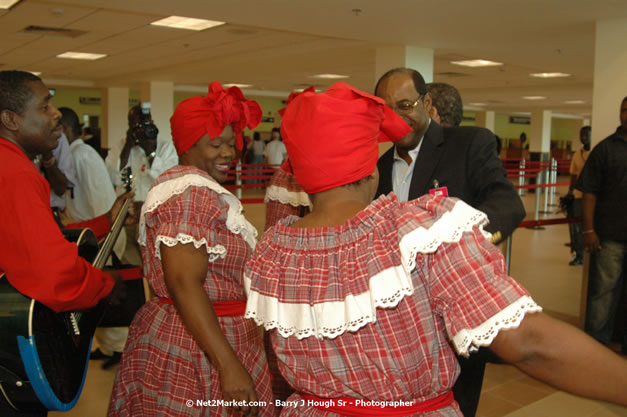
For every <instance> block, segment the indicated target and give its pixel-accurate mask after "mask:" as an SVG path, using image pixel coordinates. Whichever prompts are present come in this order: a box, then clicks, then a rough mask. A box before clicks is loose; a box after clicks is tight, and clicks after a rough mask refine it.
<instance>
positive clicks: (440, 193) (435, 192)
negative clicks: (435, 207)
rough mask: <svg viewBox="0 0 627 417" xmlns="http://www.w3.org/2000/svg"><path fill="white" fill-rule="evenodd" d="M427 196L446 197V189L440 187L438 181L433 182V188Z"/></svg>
mask: <svg viewBox="0 0 627 417" xmlns="http://www.w3.org/2000/svg"><path fill="white" fill-rule="evenodd" d="M429 194H431V195H434V196H442V197H448V188H447V187H440V182H439V181H438V180H433V188H432V189H430V190H429Z"/></svg>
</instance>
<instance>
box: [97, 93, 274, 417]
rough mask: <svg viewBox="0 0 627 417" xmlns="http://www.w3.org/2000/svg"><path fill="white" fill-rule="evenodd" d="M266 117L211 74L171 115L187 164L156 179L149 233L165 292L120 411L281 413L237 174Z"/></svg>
mask: <svg viewBox="0 0 627 417" xmlns="http://www.w3.org/2000/svg"><path fill="white" fill-rule="evenodd" d="M260 119H261V109H260V108H259V105H258V104H257V103H255V102H254V101H250V100H246V99H245V98H244V96H243V95H242V93H241V92H240V91H239V89H237V87H234V88H231V89H229V90H226V91H225V90H224V89H223V88H222V86H221V85H220V84H219V83H216V82H214V83H212V84H211V85H210V87H209V94H208V95H207V96H206V97H193V98H190V99H187V100H184V101H183V102H181V104H179V106H177V109H176V111H175V112H174V115H173V116H172V118H171V119H170V122H171V125H172V137H173V141H174V144H175V146H176V149H177V153H178V154H179V159H180V165H178V166H176V167H174V168H172V169H170V170H168V171H166V172H165V173H163V174H162V175H161V176H160V177H159V178H158V179H157V180H156V181H155V183H154V184H153V186H152V188H151V189H150V191H149V193H148V196H147V198H146V201H145V203H144V205H143V207H142V215H141V219H140V232H139V242H140V245H141V248H142V256H143V259H144V266H145V274H146V277H147V278H148V280H149V282H150V284H151V286H152V287H153V288H154V291H155V295H156V297H153V298H152V299H151V300H150V301H149V302H148V303H147V304H146V305H145V306H144V307H143V308H142V309H141V310H140V311H139V312H138V313H137V315H136V317H135V319H134V320H133V323H132V324H131V326H130V331H129V337H128V341H127V344H126V347H125V350H124V353H123V355H122V361H121V363H120V369H119V371H118V374H117V376H116V380H115V385H114V389H113V393H112V397H111V401H110V404H109V416H129V417H130V416H133V417H138V416H139V417H141V416H146V417H153V416H241V415H260V416H273V415H274V414H275V409H274V404H273V402H272V401H273V399H272V392H271V385H270V374H269V371H268V366H267V362H266V357H265V353H264V348H263V342H262V340H261V337H260V333H259V329H258V328H257V327H256V326H255V324H254V323H253V322H252V321H251V320H246V319H244V317H243V313H244V309H245V294H244V289H243V281H242V273H243V267H244V263H245V261H246V259H247V258H248V257H249V256H250V254H251V253H252V250H253V249H254V247H255V244H256V234H257V232H256V230H255V229H254V227H253V226H252V225H251V224H250V223H249V222H248V221H247V220H246V219H245V218H244V216H243V214H242V205H241V203H240V202H239V200H238V199H237V198H236V197H235V196H234V195H233V194H231V193H230V192H229V191H227V190H226V189H224V188H223V187H222V186H221V185H220V184H219V183H222V182H224V181H225V180H226V179H227V175H228V171H229V168H230V165H231V162H232V159H233V158H234V156H235V148H234V146H235V143H236V135H237V141H238V142H239V141H241V131H242V128H243V127H244V126H246V125H248V127H250V128H252V127H254V126H256V125H257V124H258V123H259V121H260Z"/></svg>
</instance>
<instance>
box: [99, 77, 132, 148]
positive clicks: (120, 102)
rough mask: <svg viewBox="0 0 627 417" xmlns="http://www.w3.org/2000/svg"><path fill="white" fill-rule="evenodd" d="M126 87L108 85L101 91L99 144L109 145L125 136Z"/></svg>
mask: <svg viewBox="0 0 627 417" xmlns="http://www.w3.org/2000/svg"><path fill="white" fill-rule="evenodd" d="M128 108H129V107H128V88H118V87H109V88H104V89H103V91H102V114H101V121H100V126H101V127H102V131H101V132H100V135H101V139H100V140H101V146H102V147H103V148H106V149H110V148H111V146H112V145H113V144H114V143H115V142H117V141H119V140H121V139H123V138H126V129H127V127H128Z"/></svg>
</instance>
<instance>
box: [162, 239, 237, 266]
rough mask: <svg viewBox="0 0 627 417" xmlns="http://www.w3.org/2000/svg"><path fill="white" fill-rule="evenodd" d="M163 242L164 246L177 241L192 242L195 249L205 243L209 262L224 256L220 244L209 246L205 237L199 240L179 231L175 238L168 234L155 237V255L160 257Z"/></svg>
mask: <svg viewBox="0 0 627 417" xmlns="http://www.w3.org/2000/svg"><path fill="white" fill-rule="evenodd" d="M161 243H163V244H164V245H166V246H169V247H172V246H174V245H176V244H178V243H182V244H184V245H185V244H188V243H193V244H194V247H195V248H196V249H198V248H200V247H201V246H202V245H205V247H206V248H207V253H208V254H209V262H214V261H215V260H217V259H219V258H223V259H224V257H225V256H226V248H225V247H224V246H222V245H215V246H209V244H208V243H207V239H205V238H204V237H203V238H202V239H200V240H196V239H194V238H193V237H192V236H190V235H188V234H185V233H179V234H178V235H176V237H175V238H172V237H170V236H164V235H158V236H157V239H155V256H156V257H157V258H159V259H161V246H160V244H161Z"/></svg>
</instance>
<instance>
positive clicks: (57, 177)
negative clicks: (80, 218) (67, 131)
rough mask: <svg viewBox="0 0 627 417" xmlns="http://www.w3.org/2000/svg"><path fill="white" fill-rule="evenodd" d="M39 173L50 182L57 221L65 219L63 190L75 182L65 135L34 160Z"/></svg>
mask: <svg viewBox="0 0 627 417" xmlns="http://www.w3.org/2000/svg"><path fill="white" fill-rule="evenodd" d="M34 162H35V164H36V165H37V166H38V167H39V170H40V172H41V174H42V175H43V176H44V178H46V181H48V184H50V207H52V212H53V214H54V215H55V217H57V216H58V217H57V219H58V220H59V221H65V220H67V219H65V212H64V210H65V192H66V191H67V190H72V188H73V187H74V185H75V184H76V172H75V169H74V161H72V153H71V152H70V145H69V143H68V139H67V138H66V137H65V135H63V134H62V135H61V137H60V138H59V144H58V145H57V147H56V148H55V149H54V150H53V151H51V152H48V153H46V154H44V155H41V156H40V157H39V158H37V159H36V160H35V161H34ZM107 211H108V210H107Z"/></svg>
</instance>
